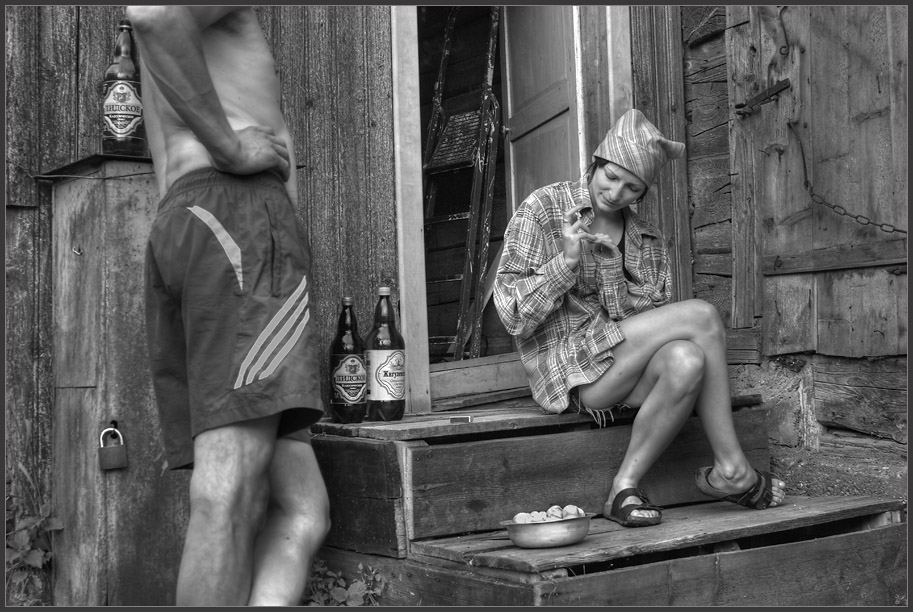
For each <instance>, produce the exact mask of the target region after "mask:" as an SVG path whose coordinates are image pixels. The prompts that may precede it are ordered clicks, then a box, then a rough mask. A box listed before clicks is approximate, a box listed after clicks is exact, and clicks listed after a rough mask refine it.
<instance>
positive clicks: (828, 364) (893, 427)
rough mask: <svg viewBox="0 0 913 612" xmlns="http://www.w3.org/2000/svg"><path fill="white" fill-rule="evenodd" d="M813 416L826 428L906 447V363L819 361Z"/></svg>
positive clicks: (833, 359) (898, 360)
mask: <svg viewBox="0 0 913 612" xmlns="http://www.w3.org/2000/svg"><path fill="white" fill-rule="evenodd" d="M812 368H813V372H814V374H813V376H814V394H815V416H816V418H817V419H818V421H819V422H820V423H821V424H822V425H825V426H827V427H834V428H839V429H850V430H853V431H858V432H861V433H864V434H868V435H870V436H875V437H878V438H885V439H889V440H894V441H895V442H900V443H902V444H906V443H907V359H906V358H905V357H904V358H899V359H893V358H892V359H879V360H868V359H856V360H846V359H835V358H826V357H818V358H817V359H815V361H814V362H813V365H812Z"/></svg>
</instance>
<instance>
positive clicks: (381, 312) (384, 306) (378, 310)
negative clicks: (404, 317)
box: [374, 295, 396, 328]
mask: <svg viewBox="0 0 913 612" xmlns="http://www.w3.org/2000/svg"><path fill="white" fill-rule="evenodd" d="M381 325H388V326H390V327H393V328H395V327H396V321H395V319H394V316H393V304H392V303H391V302H390V296H388V295H382V296H380V298H379V299H378V300H377V306H376V307H375V308H374V326H375V327H379V326H381Z"/></svg>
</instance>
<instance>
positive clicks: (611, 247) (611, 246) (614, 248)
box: [590, 234, 621, 257]
mask: <svg viewBox="0 0 913 612" xmlns="http://www.w3.org/2000/svg"><path fill="white" fill-rule="evenodd" d="M590 242H594V243H596V244H597V245H599V246H598V247H597V249H598V248H602V249H604V250H606V251H608V252H609V257H621V250H620V249H619V248H618V245H617V244H615V242H614V241H613V240H612V239H611V238H609V235H608V234H593V239H592V240H591V241H590Z"/></svg>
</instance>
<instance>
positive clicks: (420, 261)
mask: <svg viewBox="0 0 913 612" xmlns="http://www.w3.org/2000/svg"><path fill="white" fill-rule="evenodd" d="M390 11H391V19H390V21H391V28H392V46H393V53H392V59H393V66H392V76H393V115H394V117H393V130H394V134H393V138H394V157H395V184H396V218H397V244H398V249H397V259H398V271H399V277H400V288H401V291H402V294H401V296H400V309H401V313H400V314H401V320H402V323H401V327H402V332H403V336H404V339H405V342H406V346H407V347H408V348H407V353H408V358H407V360H406V377H407V381H408V382H407V384H408V387H407V388H408V391H407V393H406V412H407V413H408V414H422V413H428V412H431V411H432V410H433V407H432V403H433V401H434V400H439V399H445V398H449V397H456V396H461V395H471V394H473V393H486V392H491V391H499V390H506V389H512V388H518V387H523V386H526V385H527V384H528V383H527V381H526V374H525V371H524V370H523V366H522V364H521V363H520V359H519V355H518V354H517V353H507V354H505V355H494V356H491V357H483V358H480V359H475V360H470V361H459V362H454V363H445V364H434V365H433V366H432V365H430V358H429V353H428V307H427V299H426V295H425V244H424V233H423V229H424V225H423V223H424V219H423V208H422V207H423V196H422V168H421V147H422V144H421V142H422V141H421V119H420V112H419V111H420V108H419V105H420V102H419V100H420V96H419V69H418V65H419V64H418V20H417V7H416V6H391V7H390ZM631 27H632V23H631V14H630V11H629V9H628V7H616V6H601V7H591V6H574V11H573V29H574V38H575V41H574V47H575V50H574V51H575V52H574V57H575V62H576V63H577V65H576V67H575V70H576V79H577V87H576V91H577V95H576V97H577V106H576V111H577V113H578V117H577V131H578V144H579V147H580V151H581V154H582V157H581V161H583V160H586V159H587V158H588V156H589V155H590V151H592V150H593V149H594V148H595V146H596V144H598V142H599V140H601V138H602V136H601V134H599V133H598V132H600V131H601V132H602V134H604V133H605V130H607V129H608V127H609V125H611V122H612V121H614V119H616V118H617V117H618V116H620V115H621V114H622V113H623V112H624V111H626V110H628V108H630V107H631V105H632V102H633V91H634V85H633V76H632V65H633V60H634V55H633V52H632V47H631V34H630V32H631ZM593 40H595V41H596V42H593ZM591 57H592V58H594V59H596V60H597V61H596V62H595V64H596V65H602V66H605V71H604V74H602V75H601V78H599V77H600V75H598V74H595V73H593V70H592V65H591V62H589V59H588V58H591ZM588 70H589V72H588ZM592 77H596V78H592ZM594 140H595V142H594ZM511 207H513V205H511ZM689 279H690V277H689ZM404 296H408V297H407V298H406V299H403V297H404Z"/></svg>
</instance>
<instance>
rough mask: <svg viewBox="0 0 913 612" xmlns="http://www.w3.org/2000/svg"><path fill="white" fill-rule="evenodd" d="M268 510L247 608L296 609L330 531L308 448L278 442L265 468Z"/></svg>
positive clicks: (323, 488) (324, 497)
mask: <svg viewBox="0 0 913 612" xmlns="http://www.w3.org/2000/svg"><path fill="white" fill-rule="evenodd" d="M269 484H270V495H269V507H268V509H267V516H266V523H265V524H264V527H263V530H262V531H261V532H260V534H259V536H258V537H257V544H256V549H255V551H254V569H253V586H252V587H251V595H250V602H249V605H252V606H255V605H258V606H282V605H285V606H294V605H299V604H300V603H301V600H302V598H303V596H304V590H305V588H307V584H308V579H309V575H310V570H311V563H312V562H313V561H314V556H315V555H316V554H317V551H318V550H319V549H320V545H321V544H322V543H323V539H324V538H325V537H326V535H327V532H328V531H329V530H330V504H329V500H328V498H327V491H326V486H325V485H324V482H323V477H322V476H321V474H320V468H319V466H318V465H317V459H316V457H315V456H314V449H313V448H311V445H310V444H307V443H305V442H301V441H299V440H293V439H290V438H280V439H279V440H277V441H276V452H275V454H274V455H273V461H272V463H271V465H270V469H269Z"/></svg>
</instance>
